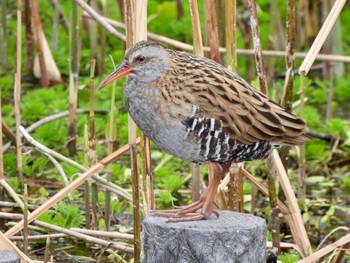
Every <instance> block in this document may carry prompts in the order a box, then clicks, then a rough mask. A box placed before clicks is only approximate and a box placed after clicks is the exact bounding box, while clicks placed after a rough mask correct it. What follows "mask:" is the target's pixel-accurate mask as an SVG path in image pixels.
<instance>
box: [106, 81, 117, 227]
mask: <svg viewBox="0 0 350 263" xmlns="http://www.w3.org/2000/svg"><path fill="white" fill-rule="evenodd" d="M115 92H116V83H115V82H114V83H113V89H112V95H111V109H110V111H109V114H108V121H107V125H106V132H105V135H106V138H107V141H108V154H112V152H113V149H114V145H115V143H116V141H117V117H116V110H115ZM111 175H112V167H111V166H109V169H108V171H107V176H106V179H107V180H108V181H111ZM110 207H111V192H110V191H109V190H106V193H105V230H108V229H109V225H110Z"/></svg>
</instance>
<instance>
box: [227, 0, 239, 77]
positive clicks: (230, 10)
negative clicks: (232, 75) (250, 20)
mask: <svg viewBox="0 0 350 263" xmlns="http://www.w3.org/2000/svg"><path fill="white" fill-rule="evenodd" d="M225 3H226V4H225V5H226V6H225V11H226V12H225V16H226V26H225V28H226V65H227V67H228V68H229V69H230V70H232V71H233V72H237V52H236V49H237V43H236V40H237V39H236V30H237V26H236V17H237V16H236V7H237V2H236V0H225Z"/></svg>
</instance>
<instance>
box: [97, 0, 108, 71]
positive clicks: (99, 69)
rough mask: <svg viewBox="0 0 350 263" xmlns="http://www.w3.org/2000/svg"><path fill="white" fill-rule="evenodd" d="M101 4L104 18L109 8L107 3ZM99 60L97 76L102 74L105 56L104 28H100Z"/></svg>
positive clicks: (105, 33)
mask: <svg viewBox="0 0 350 263" xmlns="http://www.w3.org/2000/svg"><path fill="white" fill-rule="evenodd" d="M101 4H102V14H103V16H104V17H108V7H109V1H108V0H105V1H102V2H101ZM100 46H101V59H100V60H99V63H98V70H97V72H98V75H100V76H101V75H102V74H103V72H104V67H105V56H106V46H107V31H106V29H105V28H104V27H102V32H101V44H100Z"/></svg>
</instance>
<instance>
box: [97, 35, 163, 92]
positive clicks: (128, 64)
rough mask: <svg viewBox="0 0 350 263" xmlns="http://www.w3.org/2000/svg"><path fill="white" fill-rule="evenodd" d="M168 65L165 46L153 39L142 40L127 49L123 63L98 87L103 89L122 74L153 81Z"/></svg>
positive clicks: (143, 80)
mask: <svg viewBox="0 0 350 263" xmlns="http://www.w3.org/2000/svg"><path fill="white" fill-rule="evenodd" d="M168 65H169V57H168V54H167V51H166V49H165V48H164V47H162V46H161V45H158V44H156V43H154V42H152V41H140V42H138V43H136V44H135V45H134V46H133V47H131V48H130V49H128V50H127V52H126V55H125V57H124V59H123V61H122V63H121V64H120V65H119V66H118V68H117V69H116V70H114V71H113V72H112V73H111V74H110V75H109V76H108V77H107V78H106V79H104V80H103V81H102V82H101V83H100V85H99V86H98V87H97V89H98V90H99V89H102V88H103V87H105V86H106V85H107V84H109V83H111V82H112V81H114V80H116V79H118V78H120V77H122V76H130V77H132V78H136V79H138V80H139V81H142V82H150V81H153V80H154V79H156V78H158V77H159V76H161V75H162V74H163V73H164V72H165V71H166V70H167V68H168Z"/></svg>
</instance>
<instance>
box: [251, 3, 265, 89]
mask: <svg viewBox="0 0 350 263" xmlns="http://www.w3.org/2000/svg"><path fill="white" fill-rule="evenodd" d="M248 3H249V9H250V12H251V15H250V26H251V30H252V36H253V46H254V52H255V61H256V72H257V74H258V78H259V83H260V90H261V92H262V93H264V94H267V81H266V73H265V63H264V60H263V54H262V46H261V40H260V29H259V22H258V15H257V11H256V2H255V0H249V1H248Z"/></svg>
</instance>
